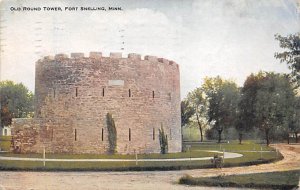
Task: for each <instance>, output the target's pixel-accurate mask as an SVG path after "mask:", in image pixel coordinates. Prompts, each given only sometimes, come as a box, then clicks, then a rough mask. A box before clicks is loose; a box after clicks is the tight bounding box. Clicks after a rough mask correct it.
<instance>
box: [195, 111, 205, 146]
mask: <svg viewBox="0 0 300 190" xmlns="http://www.w3.org/2000/svg"><path fill="white" fill-rule="evenodd" d="M196 109H198V107H197V108H196ZM196 116H197V122H198V126H199V130H200V142H203V132H202V125H201V122H200V120H199V115H198V112H197V111H196Z"/></svg>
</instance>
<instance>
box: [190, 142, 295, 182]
mask: <svg viewBox="0 0 300 190" xmlns="http://www.w3.org/2000/svg"><path fill="white" fill-rule="evenodd" d="M271 146H272V147H273V148H276V149H278V150H279V151H280V152H281V154H282V155H283V157H284V158H283V159H282V160H280V161H278V162H274V163H269V164H261V165H253V166H246V167H233V168H222V169H207V170H190V171H185V173H186V174H189V175H191V176H193V177H204V176H215V175H220V174H225V175H233V174H247V173H262V172H273V171H287V170H296V169H300V144H274V145H271Z"/></svg>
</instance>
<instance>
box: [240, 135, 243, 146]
mask: <svg viewBox="0 0 300 190" xmlns="http://www.w3.org/2000/svg"><path fill="white" fill-rule="evenodd" d="M242 139H243V133H240V134H239V141H240V144H242Z"/></svg>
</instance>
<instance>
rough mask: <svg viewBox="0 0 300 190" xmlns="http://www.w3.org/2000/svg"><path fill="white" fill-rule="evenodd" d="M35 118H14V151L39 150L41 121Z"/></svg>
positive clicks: (12, 132) (12, 133) (27, 151)
mask: <svg viewBox="0 0 300 190" xmlns="http://www.w3.org/2000/svg"><path fill="white" fill-rule="evenodd" d="M37 121H38V120H35V119H33V118H28V119H27V118H26V119H23V118H22V119H13V120H12V131H11V135H12V145H11V146H12V147H11V149H12V151H13V152H15V153H30V152H37V151H38V149H39V148H38V147H39V146H38V141H39V128H40V127H39V122H37Z"/></svg>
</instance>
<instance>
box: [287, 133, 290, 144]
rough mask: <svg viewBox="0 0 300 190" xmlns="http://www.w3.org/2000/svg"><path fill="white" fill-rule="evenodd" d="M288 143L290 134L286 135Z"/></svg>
mask: <svg viewBox="0 0 300 190" xmlns="http://www.w3.org/2000/svg"><path fill="white" fill-rule="evenodd" d="M287 140H288V144H290V134H288V135H287Z"/></svg>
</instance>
